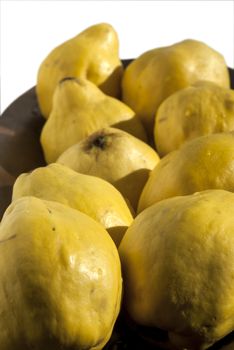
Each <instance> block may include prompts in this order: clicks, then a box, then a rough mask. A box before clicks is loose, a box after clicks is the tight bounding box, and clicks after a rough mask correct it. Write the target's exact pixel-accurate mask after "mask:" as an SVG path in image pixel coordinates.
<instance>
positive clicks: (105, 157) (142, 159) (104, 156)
mask: <svg viewBox="0 0 234 350" xmlns="http://www.w3.org/2000/svg"><path fill="white" fill-rule="evenodd" d="M57 162H58V163H60V164H63V165H66V166H68V167H70V168H71V169H73V170H75V171H77V172H79V173H83V174H89V175H94V176H97V177H100V178H103V179H105V180H106V181H108V182H110V183H111V184H113V185H114V186H115V187H116V188H117V189H118V190H119V191H120V192H121V193H122V195H123V196H124V197H125V198H126V199H127V200H128V201H129V202H130V204H131V206H132V207H133V209H134V210H136V208H137V204H138V200H139V197H140V194H141V191H142V189H143V187H144V185H145V183H146V181H147V179H148V176H149V174H150V172H151V170H152V169H153V168H154V167H155V166H156V164H157V163H158V162H159V157H158V155H157V153H156V152H155V151H154V149H152V148H151V147H150V146H149V145H147V144H146V143H144V142H142V141H141V140H139V139H137V138H135V137H133V136H132V135H130V134H128V133H126V132H124V131H122V130H118V129H115V128H104V129H101V130H99V131H97V132H96V133H94V134H92V135H90V136H89V137H88V138H86V139H85V140H83V141H81V142H79V143H77V144H76V145H74V146H72V147H70V148H69V149H68V150H66V151H65V152H64V153H63V154H62V155H61V156H60V157H59V158H58V160H57Z"/></svg>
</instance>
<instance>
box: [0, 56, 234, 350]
mask: <svg viewBox="0 0 234 350" xmlns="http://www.w3.org/2000/svg"><path fill="white" fill-rule="evenodd" d="M130 62H131V60H123V64H124V66H127V65H128V64H129V63H130ZM229 73H230V78H231V87H232V89H234V70H233V69H230V68H229ZM44 122H45V119H44V118H43V117H42V116H41V115H40V111H39V108H38V103H37V98H36V94H35V87H33V88H31V89H30V90H28V91H27V92H25V93H24V94H23V95H21V96H20V97H19V98H18V99H17V100H15V101H14V102H13V103H12V104H11V105H10V106H9V107H8V108H7V109H6V110H5V111H4V112H3V114H2V116H1V118H0V219H1V217H2V215H3V213H4V211H5V209H6V208H7V206H8V205H9V204H10V202H11V194H12V186H13V184H14V181H15V179H16V177H17V176H18V175H20V174H21V173H24V172H27V171H30V170H32V169H34V168H36V167H39V166H43V165H45V160H44V157H43V152H42V149H41V145H40V142H39V136H40V132H41V128H42V126H43V124H44ZM105 349H106V350H107V349H108V350H133V349H134V350H146V349H147V350H151V349H154V350H156V349H167V350H168V349H170V350H173V349H171V348H170V345H169V341H168V338H167V333H166V332H163V331H161V330H155V329H151V328H147V327H141V326H138V325H136V324H134V322H132V321H131V320H130V318H129V317H128V316H127V315H126V312H125V311H122V312H121V314H120V316H119V318H118V320H117V322H116V325H115V329H114V332H113V334H112V337H111V339H110V341H109V342H108V344H107V345H106V346H105ZM211 349H212V350H234V332H232V333H231V334H229V335H228V336H227V337H225V338H224V339H222V340H221V341H219V342H217V343H216V344H215V345H214V346H212V347H211V348H210V350H211Z"/></svg>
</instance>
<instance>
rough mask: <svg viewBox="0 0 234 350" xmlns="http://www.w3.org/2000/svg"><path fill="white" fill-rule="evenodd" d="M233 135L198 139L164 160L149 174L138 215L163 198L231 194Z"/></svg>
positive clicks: (233, 185)
mask: <svg viewBox="0 0 234 350" xmlns="http://www.w3.org/2000/svg"><path fill="white" fill-rule="evenodd" d="M233 160H234V132H223V133H218V134H211V135H207V136H200V137H197V138H195V139H193V140H191V141H188V142H186V143H184V144H183V145H182V146H181V147H180V148H179V149H178V150H176V151H172V152H170V153H168V154H167V155H166V156H165V157H163V158H162V159H161V160H160V162H159V163H158V164H157V165H156V167H155V168H154V169H153V171H152V172H151V174H150V176H149V179H148V181H147V182H146V184H145V186H144V188H143V190H142V193H141V196H140V199H139V203H138V212H141V211H142V210H143V209H145V208H147V207H149V206H150V205H152V204H154V203H156V202H158V201H161V200H162V199H165V198H169V197H175V196H181V195H183V196H184V195H187V194H192V193H194V192H199V191H204V190H208V189H224V190H227V191H231V192H234V167H233V166H234V163H233Z"/></svg>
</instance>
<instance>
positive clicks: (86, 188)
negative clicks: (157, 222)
mask: <svg viewBox="0 0 234 350" xmlns="http://www.w3.org/2000/svg"><path fill="white" fill-rule="evenodd" d="M23 196H34V197H37V198H41V199H45V200H50V201H56V202H59V203H62V204H65V205H68V206H69V207H71V208H74V209H77V210H79V211H81V212H83V213H85V214H87V215H89V216H90V217H92V218H93V219H95V220H96V221H98V222H99V223H100V224H102V225H103V226H104V227H105V229H106V230H107V231H108V232H109V234H110V236H111V238H112V239H113V240H114V242H115V244H116V245H118V244H119V242H120V241H121V239H122V237H123V235H124V233H125V231H126V229H127V227H128V226H129V225H130V224H131V223H132V221H133V217H132V214H131V212H130V210H129V208H128V206H127V203H126V202H125V200H124V198H123V197H122V195H121V193H119V191H117V189H116V188H115V187H114V186H112V185H111V184H110V183H109V182H107V181H105V180H103V179H100V178H98V177H95V176H89V175H84V174H80V173H77V172H76V171H74V170H72V169H70V168H68V167H66V166H64V165H61V164H58V163H53V164H50V165H48V166H46V167H41V168H37V169H35V170H34V171H32V172H31V173H25V174H21V175H20V176H19V177H18V178H17V179H16V181H15V184H14V187H13V196H12V199H13V200H16V199H18V198H20V197H23Z"/></svg>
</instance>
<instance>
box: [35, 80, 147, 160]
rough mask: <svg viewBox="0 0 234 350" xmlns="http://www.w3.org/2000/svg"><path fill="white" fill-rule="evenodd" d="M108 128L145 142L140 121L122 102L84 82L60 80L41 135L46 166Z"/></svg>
mask: <svg viewBox="0 0 234 350" xmlns="http://www.w3.org/2000/svg"><path fill="white" fill-rule="evenodd" d="M108 126H113V127H116V128H119V129H123V130H125V131H127V132H129V133H130V134H132V135H134V136H136V137H138V138H140V139H142V140H143V141H146V140H147V137H146V133H145V130H144V128H143V126H142V124H141V121H140V119H139V118H138V117H137V116H136V114H135V112H134V111H133V110H131V108H129V107H128V106H127V105H125V104H124V103H123V102H121V101H119V100H117V99H115V98H113V97H110V96H107V95H105V94H104V93H103V92H102V91H101V90H100V89H99V88H98V87H97V86H96V85H94V84H93V83H91V82H89V81H88V80H85V79H80V78H79V79H74V78H66V79H64V80H62V81H61V82H60V83H59V84H58V85H57V88H56V90H55V93H54V97H53V109H52V112H51V114H50V118H49V119H48V120H47V122H46V123H45V125H44V127H43V129H42V133H41V144H42V148H43V151H44V155H45V159H46V161H47V163H52V162H55V161H56V160H57V158H58V157H59V156H60V154H62V153H63V152H64V151H65V150H66V149H67V148H68V147H70V146H72V145H74V144H75V143H77V142H79V141H80V140H82V139H84V138H85V137H87V136H88V135H90V134H92V133H93V132H95V131H97V130H99V129H101V128H103V127H108Z"/></svg>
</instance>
